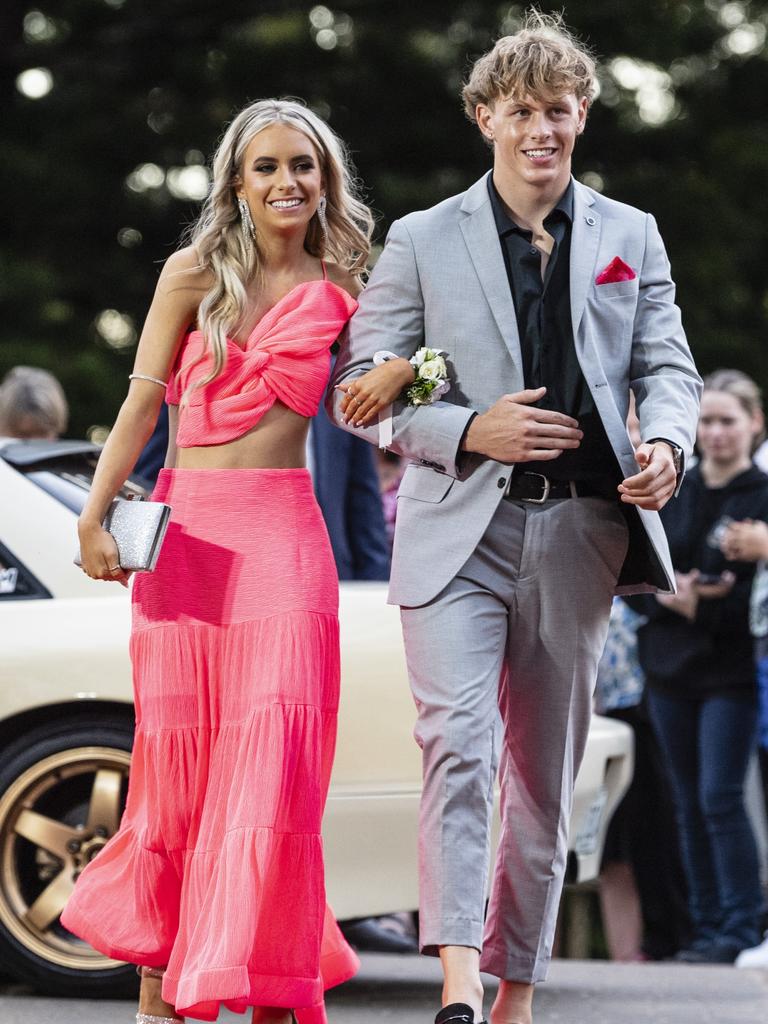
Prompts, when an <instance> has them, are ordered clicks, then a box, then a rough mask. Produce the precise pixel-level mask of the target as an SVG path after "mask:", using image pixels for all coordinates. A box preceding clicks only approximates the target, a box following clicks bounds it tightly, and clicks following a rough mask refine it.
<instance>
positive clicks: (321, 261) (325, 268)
mask: <svg viewBox="0 0 768 1024" xmlns="http://www.w3.org/2000/svg"><path fill="white" fill-rule="evenodd" d="M320 266H321V267H322V268H323V280H324V281H327V280H328V268H327V267H326V265H325V260H320Z"/></svg>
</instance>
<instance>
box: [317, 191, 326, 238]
mask: <svg viewBox="0 0 768 1024" xmlns="http://www.w3.org/2000/svg"><path fill="white" fill-rule="evenodd" d="M327 205H328V201H327V199H326V198H325V196H320V199H319V201H318V204H317V219H318V220H319V221H320V230H321V231H322V232H323V237H324V238H327V237H328V218H327V216H326V213H325V208H326V206H327Z"/></svg>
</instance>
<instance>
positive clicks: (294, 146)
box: [62, 100, 371, 1024]
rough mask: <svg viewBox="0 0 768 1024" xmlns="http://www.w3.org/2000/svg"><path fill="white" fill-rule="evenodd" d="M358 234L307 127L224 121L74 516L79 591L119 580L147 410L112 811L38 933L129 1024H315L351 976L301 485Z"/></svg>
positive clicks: (327, 575) (313, 508)
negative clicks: (125, 751) (123, 518)
mask: <svg viewBox="0 0 768 1024" xmlns="http://www.w3.org/2000/svg"><path fill="white" fill-rule="evenodd" d="M370 232H371V217H370V213H369V211H368V209H367V208H366V207H365V206H364V205H363V203H362V202H361V201H360V200H359V199H358V198H356V196H355V192H354V187H353V183H352V178H351V175H350V168H349V164H348V162H347V159H346V157H345V153H344V150H343V147H342V145H341V143H340V141H339V140H338V139H337V138H336V137H335V135H334V134H333V132H332V131H331V130H330V129H329V128H328V126H327V125H325V124H324V123H323V122H322V121H321V120H320V119H319V118H318V117H317V116H315V115H314V114H313V113H312V112H311V111H310V110H308V109H307V108H306V107H304V106H303V105H302V104H300V103H298V102H294V101H283V100H263V101H260V102H257V103H254V104H252V105H251V106H249V107H247V108H246V109H245V110H243V111H242V112H241V113H240V114H239V115H238V116H237V117H236V118H235V120H234V121H233V122H232V124H231V125H230V126H229V128H228V130H227V132H226V134H225V135H224V138H223V140H222V142H221V145H220V147H219V150H218V152H217V154H216V157H215V160H214V165H213V184H212V188H211V193H210V196H209V198H208V200H207V201H206V203H205V205H204V208H203V210H202V213H201V216H200V218H199V220H198V222H197V224H196V225H195V227H194V229H193V230H192V232H191V235H190V244H189V245H188V247H186V248H183V249H181V250H180V251H178V252H177V253H175V254H174V255H173V256H171V258H170V259H169V260H168V262H167V263H166V265H165V267H164V269H163V271H162V273H161V275H160V280H159V282H158V286H157V291H156V293H155V297H154V300H153V302H152V306H151V308H150V311H149V315H148V317H147V321H146V325H145V328H144V331H143V334H142V337H141V340H140V343H139V348H138V352H137V357H136V364H135V372H134V373H133V374H132V375H131V377H132V382H131V386H130V389H129V392H128V397H127V398H126V400H125V402H124V404H123V406H122V408H121V410H120V413H119V416H118V418H117V421H116V423H115V426H114V429H113V430H112V433H111V434H110V437H109V440H108V441H107V444H106V446H105V448H104V452H103V454H102V456H101V459H100V461H99V466H98V469H97V472H96V476H95V478H94V483H93V489H92V492H91V495H90V498H89V501H88V504H87V506H86V508H85V510H84V512H83V514H82V516H81V519H80V522H79V534H80V541H81V549H82V556H83V568H84V570H85V572H87V574H88V575H89V576H91V577H92V578H94V579H100V580H112V581H118V582H123V583H125V582H126V579H127V577H126V573H124V572H123V570H122V569H121V567H120V564H119V557H118V552H117V549H116V546H115V543H114V541H113V539H112V537H111V536H110V535H109V534H108V533H107V532H105V531H104V530H103V529H102V527H101V525H100V524H101V521H102V518H103V516H104V514H105V512H106V510H107V508H108V507H109V504H110V502H111V501H112V498H113V496H114V495H115V493H116V492H117V490H118V488H119V487H120V485H121V484H122V482H123V481H124V480H125V478H126V477H127V475H128V474H129V473H130V471H131V468H132V466H133V465H134V462H135V461H136V458H137V456H138V454H139V452H140V451H141V449H142V447H143V445H144V443H145V442H146V440H147V438H148V437H149V435H150V433H151V431H152V428H153V425H154V422H155V419H156V417H157V413H158V410H159V408H160V405H161V402H162V400H163V397H164V396H165V397H167V401H168V403H169V405H170V407H171V438H172V440H171V445H170V449H169V458H168V461H167V467H168V468H166V469H164V470H163V471H162V472H161V474H160V478H159V481H158V485H157V488H156V491H155V494H154V497H155V499H157V500H160V501H167V502H168V503H169V504H170V505H171V507H172V510H173V511H172V516H171V524H170V527H169V530H168V534H167V536H166V540H165V544H164V547H163V550H162V553H161V556H160V560H159V563H158V566H157V569H156V571H155V572H154V573H153V574H144V575H142V576H140V577H139V578H138V579H137V580H136V582H135V586H134V592H133V632H132V636H131V654H132V658H133V665H134V682H135V689H136V718H137V728H136V741H135V748H134V758H133V766H132V773H131V783H130V791H129V794H128V804H127V808H126V813H125V815H124V818H123V821H122V824H121V828H120V830H119V832H118V833H117V834H116V835H115V836H114V837H113V839H112V840H111V841H110V843H109V844H108V845H107V846H106V847H105V849H104V851H103V852H102V853H101V854H100V855H99V857H98V859H97V860H95V861H94V862H93V863H92V864H91V865H89V866H88V867H87V868H86V870H85V871H84V872H83V875H82V877H81V878H80V880H79V881H78V884H77V886H76V887H75V892H74V895H73V897H72V899H71V900H70V902H69V904H68V906H67V908H66V910H65V913H64V915H63V918H62V920H63V922H64V924H65V925H66V927H68V928H70V929H71V930H72V931H73V932H75V933H76V934H78V935H81V936H82V937H83V938H85V939H87V940H88V941H89V942H90V943H91V944H92V945H93V946H95V947H96V948H97V949H100V950H101V951H102V952H104V953H106V954H108V955H110V956H114V957H116V958H118V959H121V960H128V961H131V962H135V963H137V964H139V965H141V971H140V973H141V974H142V989H141V1002H140V1013H139V1018H138V1019H139V1020H140V1022H142V1024H147V1022H148V1024H155V1022H156V1021H158V1019H160V1018H169V1017H171V1018H173V1019H178V1017H179V1016H180V1015H182V1014H187V1015H189V1016H192V1017H196V1018H198V1019H201V1020H215V1019H216V1016H217V1014H218V1012H219V1009H220V1007H221V1006H222V1005H224V1006H226V1007H227V1008H229V1009H233V1010H236V1011H243V1010H245V1009H246V1007H248V1006H252V1007H254V1020H255V1021H266V1020H269V1021H275V1022H280V1024H283V1022H287V1021H289V1020H292V1019H294V1020H298V1021H300V1022H301V1024H320V1022H323V1021H325V1012H324V1008H323V990H324V989H325V988H327V987H329V986H330V985H333V984H337V983H339V982H340V981H343V980H345V979H346V978H348V977H350V976H351V975H352V974H353V973H354V971H355V968H356V958H355V956H354V954H353V953H352V951H351V950H350V949H349V948H348V947H347V945H346V943H345V942H344V940H343V939H342V938H341V935H340V933H339V931H338V928H337V927H336V923H335V921H334V920H333V917H332V916H331V915H330V913H329V912H328V911H327V909H326V906H325V895H324V882H323V860H322V846H321V838H320V823H321V817H322V811H323V806H324V803H325V797H326V792H327V787H328V780H329V775H330V769H331V763H332V759H333V751H334V742H335V730H336V709H337V701H338V687H339V648H338V620H337V605H338V589H337V581H336V574H335V570H334V563H333V558H332V555H331V550H330V546H329V543H328V538H327V534H326V531H325V527H324V525H323V521H322V518H321V516H320V512H319V510H318V507H317V504H316V502H315V499H314V496H313V492H312V484H311V481H310V477H309V473H308V472H307V470H306V469H305V468H303V467H304V450H305V442H306V435H307V429H308V423H309V417H311V416H312V415H314V413H315V412H316V411H317V408H318V404H319V402H320V399H321V397H322V395H323V392H324V390H325V387H326V384H327V381H328V375H329V364H330V351H329V350H330V346H331V345H332V343H333V342H334V340H335V339H336V337H337V336H338V334H339V332H340V331H341V330H342V328H343V327H344V325H345V324H346V322H347V320H348V319H349V317H350V316H351V315H352V313H353V312H354V310H355V309H356V307H357V302H356V298H355V297H356V296H357V294H358V292H359V290H360V285H359V283H358V282H359V275H360V273H361V271H362V270H363V269H364V267H365V263H366V259H367V256H368V252H369V238H370ZM190 325H196V326H194V329H192V327H191V326H190ZM321 940H322V942H321ZM321 947H322V948H321ZM294 1011H295V1017H294V1016H293V1012H294Z"/></svg>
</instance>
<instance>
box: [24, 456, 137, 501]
mask: <svg viewBox="0 0 768 1024" xmlns="http://www.w3.org/2000/svg"><path fill="white" fill-rule="evenodd" d="M97 458H98V453H95V454H93V455H90V454H78V455H72V456H67V457H64V458H55V459H51V460H50V461H48V462H45V463H42V464H40V463H35V464H33V465H31V466H17V467H16V468H17V469H18V470H19V472H20V473H23V474H24V476H26V478H27V479H28V480H30V481H31V482H32V483H34V484H36V485H37V486H38V487H40V488H41V489H42V490H44V491H45V492H46V494H50V495H51V497H52V498H55V499H56V500H57V501H60V502H61V504H62V505H64V506H66V508H68V509H70V510H71V511H72V512H75V513H76V514H77V515H79V514H80V513H81V512H82V510H83V506H84V505H85V502H86V499H87V498H88V493H89V492H90V489H91V484H92V483H93V474H94V471H95V469H96V462H97ZM146 494H147V490H146V488H145V487H143V486H142V485H141V483H140V482H139V481H138V480H134V479H129V480H126V482H125V483H124V484H123V486H122V487H121V488H120V490H119V491H118V493H117V497H119V498H133V497H136V496H137V495H139V496H141V497H146Z"/></svg>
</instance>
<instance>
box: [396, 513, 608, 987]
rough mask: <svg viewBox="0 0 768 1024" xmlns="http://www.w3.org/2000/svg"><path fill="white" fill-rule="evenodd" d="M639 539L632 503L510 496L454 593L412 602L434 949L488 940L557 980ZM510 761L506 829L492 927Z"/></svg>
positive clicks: (409, 639)
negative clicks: (616, 614)
mask: <svg viewBox="0 0 768 1024" xmlns="http://www.w3.org/2000/svg"><path fill="white" fill-rule="evenodd" d="M627 545H628V530H627V525H626V521H625V519H624V516H623V514H622V511H621V508H620V506H619V503H618V501H611V500H607V499H603V498H591V497H590V498H567V499H562V500H557V501H547V502H546V503H545V504H543V505H533V504H529V503H517V502H510V501H502V502H501V503H500V505H499V508H498V510H497V512H496V513H495V515H494V517H493V519H492V520H491V523H490V525H489V527H488V529H487V530H486V532H485V534H484V536H483V538H482V540H481V542H480V544H479V545H478V547H477V549H476V550H475V552H474V553H473V554H472V555H471V556H470V558H469V559H468V560H467V562H466V563H465V564H464V566H463V567H462V569H461V570H460V571H459V573H458V574H457V576H455V577H454V579H453V580H452V581H451V582H450V583H449V584H448V585H447V586H446V587H445V589H444V590H442V591H441V592H440V594H438V596H437V597H435V598H434V599H433V600H432V601H430V602H429V603H427V604H425V605H422V606H420V607H416V608H402V611H401V615H402V623H403V632H404V637H405V648H406V655H407V659H408V669H409V675H410V679H411V686H412V689H413V694H414V698H415V700H416V705H417V708H418V722H417V726H416V739H417V742H418V743H419V745H420V746H421V748H422V754H423V775H424V790H423V796H422V804H421V827H420V838H419V869H420V875H421V908H420V910H421V943H422V948H423V951H424V952H427V953H435V952H436V951H437V947H439V946H441V945H460V946H474V947H475V948H477V949H480V950H482V956H481V968H482V970H484V971H487V972H488V973H490V974H494V975H496V976H497V977H499V978H507V979H509V980H513V981H520V982H536V981H540V980H542V979H543V978H544V977H545V975H546V970H547V965H548V962H549V959H550V957H551V951H552V941H553V937H554V931H555V923H556V918H557V909H558V904H559V900H560V893H561V890H562V884H563V877H564V873H565V866H566V859H567V852H568V834H567V833H568V822H569V818H570V813H571V804H572V796H573V785H574V780H575V777H576V773H577V771H578V768H579V764H580V762H581V758H582V755H583V753H584V747H585V744H586V739H587V733H588V730H589V721H590V715H591V700H592V692H593V689H594V682H595V676H596V672H597V662H598V659H599V657H600V654H601V652H602V649H603V645H604V643H605V637H606V632H607V627H608V617H609V614H610V607H611V600H612V596H613V592H614V588H615V586H616V580H617V577H618V574H619V571H620V569H621V566H622V563H623V561H624V557H625V555H626V551H627ZM424 571H425V572H428V571H429V566H428V565H425V566H424ZM499 712H501V714H500V715H499ZM499 761H500V765H501V816H502V830H501V837H500V842H499V847H498V851H497V856H496V864H495V868H494V873H493V879H492V885H491V895H490V905H489V909H488V917H487V922H486V923H485V925H484V922H483V916H484V915H483V911H484V906H485V899H486V893H487V882H488V864H489V857H490V850H489V847H490V825H491V815H492V809H493V792H494V781H495V776H496V770H497V767H498V764H499Z"/></svg>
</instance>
